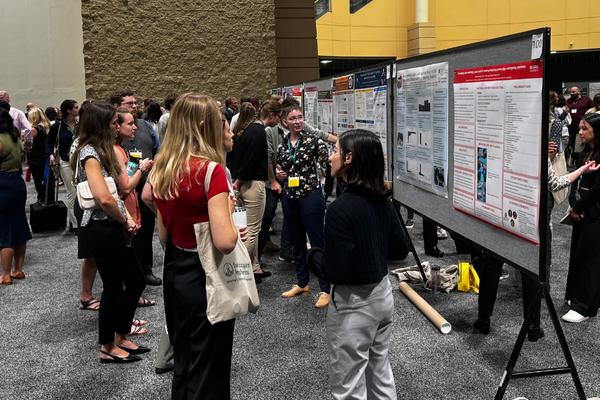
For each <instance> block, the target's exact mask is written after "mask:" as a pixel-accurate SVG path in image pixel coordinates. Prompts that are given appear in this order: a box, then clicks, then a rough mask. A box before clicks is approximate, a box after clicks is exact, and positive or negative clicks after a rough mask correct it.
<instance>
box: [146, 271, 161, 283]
mask: <svg viewBox="0 0 600 400" xmlns="http://www.w3.org/2000/svg"><path fill="white" fill-rule="evenodd" d="M144 278H145V279H146V283H147V284H148V285H150V286H160V285H161V284H162V279H160V278H159V277H157V276H155V275H154V274H153V273H152V272H150V273H149V274H146V275H145V276H144Z"/></svg>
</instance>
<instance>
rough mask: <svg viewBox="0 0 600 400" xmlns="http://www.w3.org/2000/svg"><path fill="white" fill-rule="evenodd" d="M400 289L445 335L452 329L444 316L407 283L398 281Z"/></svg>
mask: <svg viewBox="0 0 600 400" xmlns="http://www.w3.org/2000/svg"><path fill="white" fill-rule="evenodd" d="M400 291H401V292H402V294H403V295H404V296H406V298H407V299H409V300H410V301H411V303H413V304H414V305H415V307H417V308H418V309H419V311H421V313H422V314H423V315H424V316H426V317H427V319H429V321H431V323H432V324H433V325H434V326H435V327H436V328H438V330H439V331H440V332H442V333H443V334H444V335H447V334H448V333H450V331H451V330H452V325H450V322H448V321H446V319H445V318H444V317H442V316H441V315H440V313H438V312H437V311H436V310H435V309H434V308H433V307H431V306H430V305H429V303H427V302H426V301H425V299H423V298H422V297H421V296H419V294H418V293H417V292H415V291H414V290H413V288H411V287H410V286H409V285H408V283H406V282H400Z"/></svg>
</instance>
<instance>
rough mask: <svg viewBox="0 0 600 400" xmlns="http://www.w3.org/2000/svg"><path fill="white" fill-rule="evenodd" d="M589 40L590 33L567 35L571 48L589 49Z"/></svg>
mask: <svg viewBox="0 0 600 400" xmlns="http://www.w3.org/2000/svg"><path fill="white" fill-rule="evenodd" d="M589 42H590V40H589V34H588V33H582V34H577V35H569V36H567V45H568V46H569V49H570V50H580V49H588V48H589ZM571 43H573V46H571Z"/></svg>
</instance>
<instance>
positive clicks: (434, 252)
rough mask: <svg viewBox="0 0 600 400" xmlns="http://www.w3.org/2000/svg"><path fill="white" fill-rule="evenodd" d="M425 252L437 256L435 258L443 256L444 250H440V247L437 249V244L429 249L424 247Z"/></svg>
mask: <svg viewBox="0 0 600 400" xmlns="http://www.w3.org/2000/svg"><path fill="white" fill-rule="evenodd" d="M425 254H427V255H428V256H431V257H437V258H441V257H444V252H443V251H441V250H440V249H438V247H437V246H434V247H433V248H431V249H425Z"/></svg>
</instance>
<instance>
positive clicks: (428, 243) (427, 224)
mask: <svg viewBox="0 0 600 400" xmlns="http://www.w3.org/2000/svg"><path fill="white" fill-rule="evenodd" d="M423 242H424V245H425V251H429V250H432V249H433V248H434V247H436V246H437V244H438V238H437V226H436V224H435V223H434V222H431V221H429V220H428V219H425V218H423Z"/></svg>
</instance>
